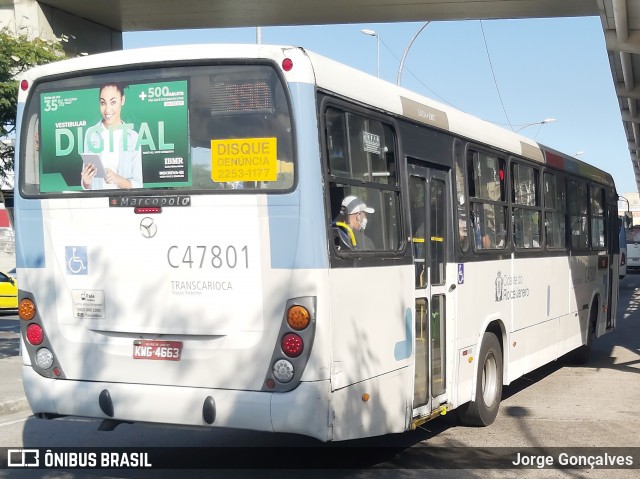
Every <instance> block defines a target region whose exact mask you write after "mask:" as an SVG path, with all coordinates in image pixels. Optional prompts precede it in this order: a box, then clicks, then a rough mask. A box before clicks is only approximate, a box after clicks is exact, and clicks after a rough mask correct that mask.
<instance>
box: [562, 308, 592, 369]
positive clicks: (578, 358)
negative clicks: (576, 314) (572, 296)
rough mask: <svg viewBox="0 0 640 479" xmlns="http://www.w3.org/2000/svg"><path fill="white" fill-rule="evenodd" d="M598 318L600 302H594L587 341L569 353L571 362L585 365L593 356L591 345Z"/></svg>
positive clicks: (590, 313) (590, 314)
mask: <svg viewBox="0 0 640 479" xmlns="http://www.w3.org/2000/svg"><path fill="white" fill-rule="evenodd" d="M597 320H598V303H597V302H596V303H594V304H593V306H592V307H591V311H590V312H589V325H588V326H587V343H586V344H583V345H582V346H580V347H579V348H577V349H574V350H573V351H571V353H569V362H571V363H573V364H577V365H580V366H584V365H585V364H587V363H588V362H589V357H590V356H591V345H592V344H593V338H594V336H595V334H596V333H595V330H596V321H597Z"/></svg>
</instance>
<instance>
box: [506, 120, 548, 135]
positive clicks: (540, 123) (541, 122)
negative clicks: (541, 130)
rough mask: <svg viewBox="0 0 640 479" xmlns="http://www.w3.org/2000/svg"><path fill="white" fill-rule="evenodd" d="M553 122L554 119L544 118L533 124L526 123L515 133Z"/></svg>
mask: <svg viewBox="0 0 640 479" xmlns="http://www.w3.org/2000/svg"><path fill="white" fill-rule="evenodd" d="M554 121H557V120H556V119H555V118H545V119H544V120H542V121H535V122H533V123H527V124H526V125H524V126H522V127H521V128H518V129H517V130H516V133H518V132H520V131H522V130H524V129H525V128H529V127H530V126H533V125H546V124H547V123H553V122H554Z"/></svg>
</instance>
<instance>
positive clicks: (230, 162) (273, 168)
mask: <svg viewBox="0 0 640 479" xmlns="http://www.w3.org/2000/svg"><path fill="white" fill-rule="evenodd" d="M277 153H278V144H277V138H275V137H273V138H232V139H229V140H211V179H212V180H213V181H216V182H219V183H228V182H232V181H276V179H277V176H278V172H277V158H278V154H277Z"/></svg>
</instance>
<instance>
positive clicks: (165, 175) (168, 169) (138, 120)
mask: <svg viewBox="0 0 640 479" xmlns="http://www.w3.org/2000/svg"><path fill="white" fill-rule="evenodd" d="M40 112H41V121H40V133H39V134H40V151H39V155H40V190H41V191H42V192H61V191H74V190H79V191H81V190H101V189H118V188H162V187H178V186H191V164H190V161H189V123H188V120H189V115H188V92H187V81H186V80H178V81H164V82H156V83H137V84H133V83H132V84H128V85H120V84H113V83H110V84H105V85H102V86H98V87H95V88H85V89H79V90H67V91H60V92H46V93H42V94H41V96H40Z"/></svg>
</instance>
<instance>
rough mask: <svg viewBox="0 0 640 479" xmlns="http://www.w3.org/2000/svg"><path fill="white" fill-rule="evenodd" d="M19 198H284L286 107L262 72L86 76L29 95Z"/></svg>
mask: <svg viewBox="0 0 640 479" xmlns="http://www.w3.org/2000/svg"><path fill="white" fill-rule="evenodd" d="M25 112H26V114H25V119H24V125H23V130H22V131H23V134H22V138H21V141H22V148H21V151H22V157H21V162H22V163H21V165H22V171H23V172H24V174H23V175H22V182H21V188H22V192H23V194H25V195H27V196H29V195H33V196H39V195H42V194H47V195H48V194H54V195H55V194H56V193H74V192H77V193H78V194H86V193H87V192H91V191H93V192H100V191H104V190H109V193H110V194H113V193H114V192H113V191H112V190H159V189H172V190H189V191H191V192H193V191H198V190H200V191H202V192H210V191H235V192H251V191H256V190H260V191H261V192H264V190H289V189H291V188H292V187H293V184H294V148H293V137H292V125H291V123H292V122H291V117H290V113H289V112H290V106H289V99H288V95H287V93H286V90H285V88H284V86H283V83H282V81H281V79H280V77H279V76H278V74H277V73H276V70H275V69H274V68H272V67H271V66H270V65H218V66H198V67H172V68H157V69H141V70H135V71H126V72H113V73H106V74H87V75H85V76H78V77H74V78H66V79H62V80H55V81H49V82H41V83H39V84H37V85H36V87H35V89H34V91H33V92H32V93H31V95H30V97H29V101H28V104H27V106H26V110H25Z"/></svg>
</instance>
